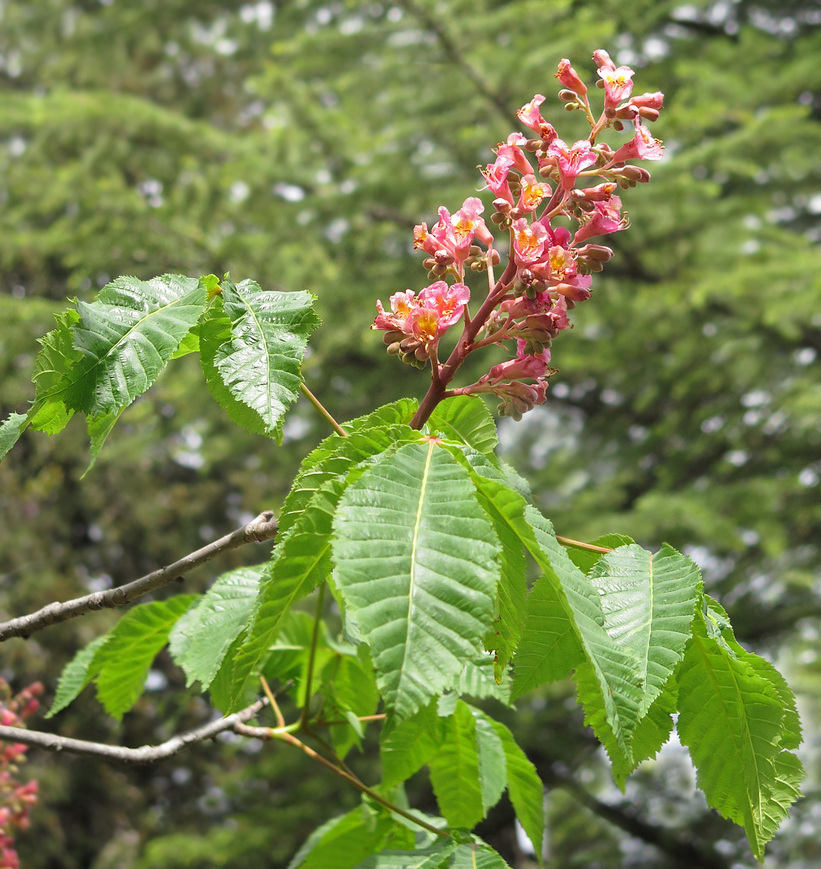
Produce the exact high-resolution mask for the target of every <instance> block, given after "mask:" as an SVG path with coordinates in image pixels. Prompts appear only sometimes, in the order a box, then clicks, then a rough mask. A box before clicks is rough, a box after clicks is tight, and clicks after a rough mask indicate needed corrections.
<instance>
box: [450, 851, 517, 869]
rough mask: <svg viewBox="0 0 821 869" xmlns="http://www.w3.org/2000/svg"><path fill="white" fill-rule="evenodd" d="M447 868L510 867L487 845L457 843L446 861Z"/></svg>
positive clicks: (508, 868)
mask: <svg viewBox="0 0 821 869" xmlns="http://www.w3.org/2000/svg"><path fill="white" fill-rule="evenodd" d="M448 867H449V869H510V866H508V864H507V863H505V861H504V860H503V859H502V857H501V856H500V855H499V854H497V853H496V852H495V851H494V850H493V849H492V848H489V847H488V846H487V845H459V847H458V848H457V849H456V850H455V851H454V852H453V857H452V859H451V861H450V863H448Z"/></svg>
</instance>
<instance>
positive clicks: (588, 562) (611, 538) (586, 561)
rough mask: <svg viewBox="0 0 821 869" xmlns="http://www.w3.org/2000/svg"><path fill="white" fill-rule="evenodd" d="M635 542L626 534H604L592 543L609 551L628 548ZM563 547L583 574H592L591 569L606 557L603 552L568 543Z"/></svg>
mask: <svg viewBox="0 0 821 869" xmlns="http://www.w3.org/2000/svg"><path fill="white" fill-rule="evenodd" d="M635 542H636V541H635V540H633V538H632V537H627V536H626V535H624V534H604V535H602V536H601V537H598V538H596V539H595V540H591V541H590V543H591V545H592V546H602V547H605V548H607V549H618V547H619V546H627V545H629V544H630V543H635ZM562 546H564V548H565V549H566V550H567V554H568V555H569V556H570V559H571V561H572V562H573V564H575V565H576V567H578V568H579V570H581V571H582V572H583V573H590V568H591V567H593V565H594V564H595V563H596V562H597V561H598V560H599V559H600V558H601V557H602V555H604V553H603V552H593V551H591V550H590V549H582V548H581V547H579V546H573V545H572V544H568V543H563V544H562Z"/></svg>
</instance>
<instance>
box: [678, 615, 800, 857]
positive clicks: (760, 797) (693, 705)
mask: <svg viewBox="0 0 821 869" xmlns="http://www.w3.org/2000/svg"><path fill="white" fill-rule="evenodd" d="M678 681H679V700H678V706H679V719H678V730H679V734H680V735H681V741H682V743H683V744H684V745H686V746H687V747H688V748H689V749H690V755H691V757H692V758H693V763H694V764H695V766H696V769H697V770H698V785H699V787H700V788H701V790H702V791H703V792H704V796H705V797H706V798H707V803H708V805H710V806H712V807H713V808H715V809H717V810H718V811H719V812H720V813H721V814H722V815H723V816H724V817H725V818H729V819H730V820H732V821H734V822H735V823H736V824H740V825H741V826H743V827H744V830H745V832H746V833H747V839H748V841H749V843H750V848H751V849H752V852H753V854H754V855H755V857H756V859H758V860H759V861H761V860H763V858H764V847H765V845H766V843H767V842H768V841H769V840H770V839H771V838H772V837H773V835H774V834H775V831H776V830H777V829H778V826H779V824H780V823H781V821H782V820H783V819H784V818H785V817H786V816H787V814H788V812H789V806H790V805H791V804H792V803H793V802H794V800H795V799H796V798H797V796H798V783H799V781H800V779H801V777H802V775H803V770H802V769H801V765H800V762H799V761H798V759H797V758H795V756H794V755H791V754H790V753H789V752H786V751H782V750H781V738H782V733H783V718H784V710H783V708H782V703H781V698H780V697H779V694H778V692H777V691H776V690H775V688H773V686H772V683H771V682H770V680H769V679H767V678H762V676H761V675H759V673H757V672H756V670H755V669H754V668H753V667H752V666H751V665H750V664H749V663H748V662H747V661H744V660H742V659H741V658H739V657H738V656H737V655H736V654H735V652H734V651H733V650H732V649H731V648H730V647H729V646H728V645H727V644H726V643H725V642H722V640H721V638H720V637H713V636H710V635H709V634H708V632H707V628H706V625H705V623H704V618H703V616H702V614H701V613H699V614H698V615H697V617H696V618H695V619H694V620H693V637H692V640H691V642H690V644H689V645H688V647H687V651H686V653H685V656H684V662H683V664H682V666H681V669H680V672H679V674H678Z"/></svg>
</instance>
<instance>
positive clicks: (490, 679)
mask: <svg viewBox="0 0 821 869" xmlns="http://www.w3.org/2000/svg"><path fill="white" fill-rule="evenodd" d="M496 673H497V668H496V665H495V664H494V661H493V658H492V657H490V656H489V655H482V657H481V658H477V659H476V660H475V661H469V662H468V663H467V664H465V669H464V670H463V671H462V675H461V676H460V677H459V684H458V685H457V686H456V688H455V691H456V693H457V694H460V695H463V694H466V695H468V696H469V697H476V698H477V699H480V700H481V699H485V698H488V697H492V698H493V699H494V700H498V701H499V702H500V703H504V704H505V706H509V705H510V675H509V672H508V670H507V669H505V670H502V672H501V676H500V678H499V680H498V681H497V679H496Z"/></svg>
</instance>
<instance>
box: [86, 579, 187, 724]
mask: <svg viewBox="0 0 821 869" xmlns="http://www.w3.org/2000/svg"><path fill="white" fill-rule="evenodd" d="M195 600H196V595H193V594H180V595H177V596H175V597H171V598H169V599H168V600H163V601H154V602H153V603H144V604H140V605H139V606H135V607H134V608H133V609H131V610H129V611H128V612H127V613H126V614H125V615H124V616H123V617H122V618H121V619H120V621H119V622H118V623H117V625H116V626H115V627H114V628H113V629H112V630H111V631H110V632H109V635H108V640H107V641H106V642H105V643H104V644H102V645H101V646H100V647H99V649H98V650H97V653H96V655H95V656H94V659H93V661H92V662H91V664H90V669H91V670H94V669H96V670H97V673H98V675H97V680H96V682H97V697H98V699H99V701H100V702H101V703H102V704H103V707H104V708H105V710H106V712H108V714H109V715H112V716H113V717H114V718H118V719H119V718H122V717H123V714H124V713H126V712H128V710H129V709H131V707H132V706H133V705H134V704H135V703H136V702H137V698H138V697H139V696H140V694H141V693H142V689H143V684H144V682H145V677H146V675H147V674H148V669H149V667H150V666H151V662H152V661H153V660H154V658H155V657H156V655H157V654H158V653H159V652H160V650H161V649H162V647H163V646H164V645H165V644H166V642H167V641H168V635H169V633H170V632H171V628H172V627H173V626H174V624H175V622H176V621H177V619H179V618H180V617H181V616H182V614H183V613H184V612H185V611H186V610H187V609H188V607H189V606H190V605H191V604H192V603H193V602H194V601H195Z"/></svg>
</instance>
